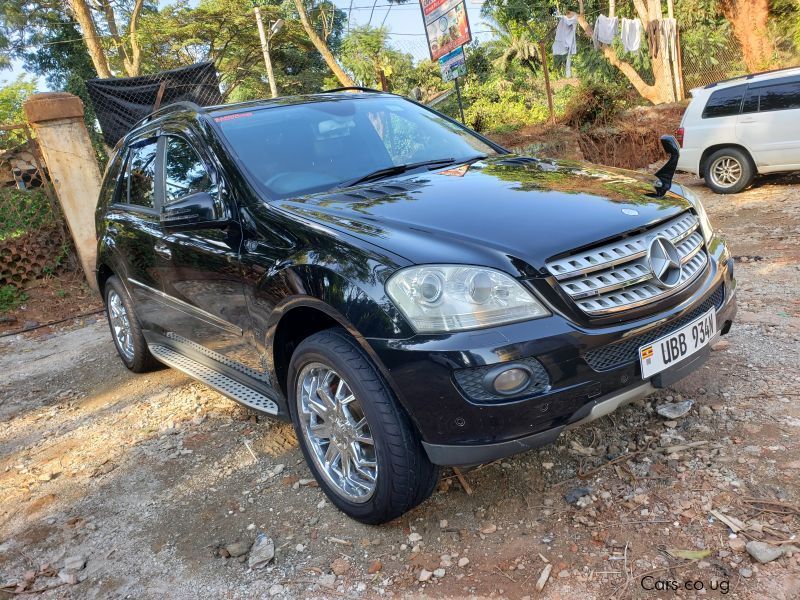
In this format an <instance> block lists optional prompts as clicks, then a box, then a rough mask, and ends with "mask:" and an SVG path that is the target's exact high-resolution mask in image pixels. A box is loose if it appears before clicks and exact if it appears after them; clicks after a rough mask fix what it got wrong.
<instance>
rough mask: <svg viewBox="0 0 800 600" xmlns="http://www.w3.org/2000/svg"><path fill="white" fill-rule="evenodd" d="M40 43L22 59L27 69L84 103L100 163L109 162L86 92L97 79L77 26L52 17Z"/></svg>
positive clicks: (68, 17) (87, 127)
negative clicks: (90, 81)
mask: <svg viewBox="0 0 800 600" xmlns="http://www.w3.org/2000/svg"><path fill="white" fill-rule="evenodd" d="M36 39H37V41H38V43H37V44H35V45H34V46H32V48H31V49H28V50H26V51H25V52H24V54H22V55H21V58H22V59H23V64H24V65H25V68H26V69H27V70H28V71H30V72H31V73H35V74H36V75H39V76H42V77H44V79H45V81H46V82H47V86H48V87H49V88H50V89H53V90H64V91H65V92H69V93H71V94H75V95H76V96H78V97H79V98H80V99H81V100H82V101H83V107H84V110H83V119H84V122H85V123H86V129H87V130H88V131H89V137H90V138H91V140H92V145H93V146H94V149H95V154H96V155H97V159H98V162H99V163H100V164H101V165H103V164H105V161H106V159H107V157H106V153H105V147H104V145H103V138H102V135H101V134H100V131H99V129H98V128H97V125H96V121H97V117H96V115H95V112H94V108H93V106H92V102H91V99H90V97H89V91H88V90H87V88H86V80H87V79H91V78H93V77H97V73H96V72H95V70H94V65H93V64H92V59H91V58H90V57H89V52H88V50H87V49H86V46H85V45H84V44H83V42H82V40H81V36H80V32H79V31H78V26H77V23H75V20H74V19H72V18H71V17H70V16H68V15H59V14H57V13H53V14H52V15H51V21H50V23H49V25H48V27H47V28H43V29H42V31H41V32H40V33H39V35H38V36H37V38H36Z"/></svg>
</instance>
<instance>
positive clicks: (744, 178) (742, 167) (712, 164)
mask: <svg viewBox="0 0 800 600" xmlns="http://www.w3.org/2000/svg"><path fill="white" fill-rule="evenodd" d="M725 165H729V167H726V166H725ZM728 168H730V169H732V171H727V169H728ZM726 171H727V173H729V174H730V173H732V174H730V175H726ZM737 173H738V178H736V174H737ZM755 174H756V169H755V166H754V165H753V161H752V159H751V158H750V156H749V155H748V154H747V153H746V152H742V151H741V150H739V149H738V148H722V149H721V150H717V151H716V152H714V153H713V154H712V155H711V156H709V157H708V160H706V167H705V173H704V178H705V180H706V185H707V186H708V187H709V188H711V189H712V190H713V191H714V192H716V193H717V194H738V193H739V192H741V191H742V190H743V189H745V188H746V187H748V186H749V185H750V184H751V183H753V178H754V177H755Z"/></svg>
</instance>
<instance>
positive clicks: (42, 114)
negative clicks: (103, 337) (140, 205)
mask: <svg viewBox="0 0 800 600" xmlns="http://www.w3.org/2000/svg"><path fill="white" fill-rule="evenodd" d="M24 109H25V115H26V116H27V118H28V122H29V123H30V124H31V126H32V127H33V129H34V131H35V132H36V137H37V138H38V142H39V146H40V147H41V149H42V155H43V156H44V161H45V163H46V165H47V170H48V172H49V173H50V179H51V181H52V182H53V187H54V188H55V190H56V195H57V196H58V201H59V203H60V204H61V209H62V210H63V212H64V217H65V218H66V219H67V225H68V226H69V230H70V233H71V234H72V239H73V241H74V242H75V249H76V250H77V251H78V258H79V259H80V262H81V266H82V267H83V271H84V273H85V274H86V281H88V282H89V285H90V286H91V287H92V288H93V289H95V290H97V278H96V273H95V263H96V259H97V237H96V235H95V225H94V211H95V207H96V206H97V198H98V196H99V194H100V183H101V176H100V169H99V168H98V166H97V159H96V158H95V154H94V149H93V148H92V142H91V139H90V138H89V132H88V131H87V130H86V125H85V123H84V121H83V102H81V99H80V98H78V97H77V96H73V95H72V94H67V93H62V92H48V93H44V94H34V95H33V96H31V97H30V99H29V100H28V101H27V102H25V104H24Z"/></svg>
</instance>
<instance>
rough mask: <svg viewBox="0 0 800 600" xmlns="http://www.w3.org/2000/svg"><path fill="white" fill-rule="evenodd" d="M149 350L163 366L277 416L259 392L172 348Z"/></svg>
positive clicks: (267, 400)
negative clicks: (181, 372)
mask: <svg viewBox="0 0 800 600" xmlns="http://www.w3.org/2000/svg"><path fill="white" fill-rule="evenodd" d="M149 348H150V352H152V353H153V356H155V357H156V358H157V359H158V360H160V361H161V362H163V363H164V364H165V365H168V366H170V367H173V368H174V369H178V370H179V371H183V372H184V373H186V374H187V375H189V376H190V377H194V378H195V379H197V380H198V381H201V382H203V383H205V384H206V385H207V386H209V387H211V388H214V389H215V390H217V391H218V392H219V393H221V394H224V395H225V396H227V397H228V398H231V399H232V400H236V401H237V402H241V403H242V404H244V405H246V406H249V407H251V408H255V409H256V410H260V411H263V412H265V413H269V414H271V415H277V414H278V405H277V404H275V402H274V401H273V400H272V399H271V398H269V397H268V396H265V395H264V394H262V393H261V392H257V391H256V390H254V389H252V388H250V387H247V386H246V385H244V384H241V383H239V382H238V381H236V380H235V379H231V378H230V377H228V376H227V375H224V374H223V373H220V372H218V371H215V370H214V369H212V368H210V367H207V366H205V365H203V364H200V363H199V362H197V361H196V360H193V359H191V358H189V357H188V356H185V355H183V354H180V353H179V352H176V351H175V350H173V349H172V348H168V347H166V346H161V345H159V344H150V345H149Z"/></svg>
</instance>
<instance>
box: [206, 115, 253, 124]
mask: <svg viewBox="0 0 800 600" xmlns="http://www.w3.org/2000/svg"><path fill="white" fill-rule="evenodd" d="M252 116H253V113H251V112H243V113H233V114H232V115H223V116H221V117H214V121H215V122H217V123H224V122H225V121H233V120H234V119H243V118H244V117H252Z"/></svg>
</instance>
